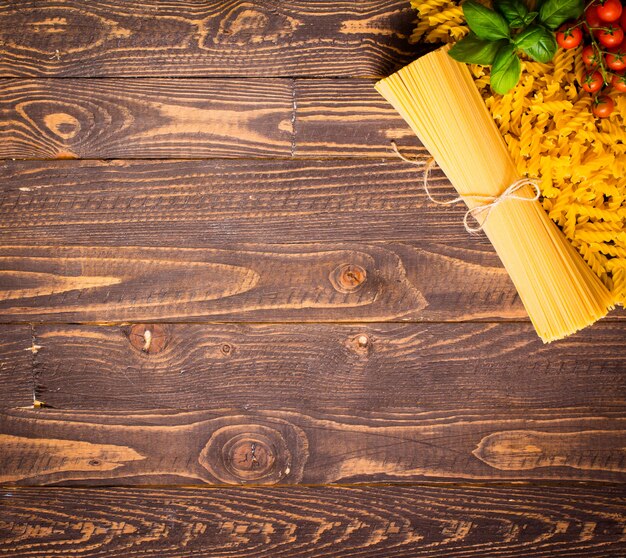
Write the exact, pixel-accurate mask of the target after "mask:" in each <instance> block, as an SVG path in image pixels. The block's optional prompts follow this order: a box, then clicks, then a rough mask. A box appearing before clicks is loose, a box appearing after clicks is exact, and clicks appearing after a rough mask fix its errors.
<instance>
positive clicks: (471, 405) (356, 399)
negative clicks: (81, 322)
mask: <svg viewBox="0 0 626 558" xmlns="http://www.w3.org/2000/svg"><path fill="white" fill-rule="evenodd" d="M145 330H147V331H148V332H149V333H148V334H147V336H146V334H145ZM625 337H626V323H600V324H597V325H596V326H595V327H593V328H590V329H587V330H585V331H583V332H581V333H579V334H577V335H575V336H573V337H571V338H569V339H566V340H563V341H561V342H559V343H554V344H552V345H544V344H543V343H542V342H541V341H540V340H539V339H538V338H537V336H536V334H535V333H534V331H533V329H532V326H531V325H530V324H515V323H504V324H478V323H475V324H471V323H470V324H369V325H367V324H349V325H330V324H327V325H322V324H307V325H299V324H285V325H280V324H270V325H260V324H246V325H243V324H237V325H235V324H233V325H228V324H207V325H204V324H203V325H187V324H180V325H174V324H142V325H135V326H126V327H102V326H100V327H97V326H72V325H58V326H56V325H37V326H35V328H34V339H35V343H36V344H37V345H38V346H39V347H40V348H39V350H38V352H37V354H36V355H35V356H34V371H35V381H36V394H37V399H39V400H41V401H43V402H45V403H46V404H48V405H50V406H52V407H54V408H57V409H84V410H106V411H109V410H119V411H123V410H141V409H143V410H150V409H155V408H161V409H164V408H169V409H178V410H181V409H185V410H197V409H203V408H222V407H229V408H235V409H240V410H245V411H248V410H251V409H252V410H253V409H259V408H276V407H280V408H281V409H285V410H286V409H291V410H302V409H321V408H327V409H339V408H341V409H344V410H345V411H346V412H354V411H364V410H367V411H372V412H383V411H394V410H395V409H400V408H403V409H413V410H415V411H416V412H417V411H418V410H419V412H424V413H426V412H428V413H441V414H442V415H445V414H447V415H455V414H461V413H465V414H471V413H476V414H477V415H480V414H481V413H490V412H491V411H494V410H496V409H497V410H500V411H503V410H508V411H509V412H510V413H512V414H513V413H522V414H523V413H526V416H528V418H529V419H531V418H536V417H539V416H544V417H553V418H558V416H559V413H560V412H561V410H562V409H574V408H576V409H579V410H580V411H581V412H583V413H587V412H589V410H590V409H594V410H595V413H596V414H597V415H598V416H599V415H601V413H602V412H603V411H605V410H606V411H611V412H613V411H620V410H621V411H622V412H623V411H624V410H625V409H626V376H625V375H624V370H626V352H624V350H623V342H624V338H625Z"/></svg>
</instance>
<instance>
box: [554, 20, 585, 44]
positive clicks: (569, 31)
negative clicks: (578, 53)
mask: <svg viewBox="0 0 626 558" xmlns="http://www.w3.org/2000/svg"><path fill="white" fill-rule="evenodd" d="M582 40H583V32H582V31H581V30H580V27H572V25H571V24H570V23H564V24H563V25H561V27H559V30H558V31H557V32H556V42H557V43H558V45H559V46H560V47H561V48H566V49H570V48H576V47H577V46H578V45H579V44H580V42H581V41H582Z"/></svg>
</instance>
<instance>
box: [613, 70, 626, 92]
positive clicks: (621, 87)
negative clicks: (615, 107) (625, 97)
mask: <svg viewBox="0 0 626 558" xmlns="http://www.w3.org/2000/svg"><path fill="white" fill-rule="evenodd" d="M611 85H612V86H613V89H615V91H619V92H620V93H626V73H624V72H622V73H621V74H614V75H613V79H612V80H611Z"/></svg>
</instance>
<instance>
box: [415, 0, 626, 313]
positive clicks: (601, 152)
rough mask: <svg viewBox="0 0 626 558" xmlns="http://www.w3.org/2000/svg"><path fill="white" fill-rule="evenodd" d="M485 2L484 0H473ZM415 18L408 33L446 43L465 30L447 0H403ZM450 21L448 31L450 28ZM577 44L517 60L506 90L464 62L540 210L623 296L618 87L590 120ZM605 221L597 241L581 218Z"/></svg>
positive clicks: (625, 134) (625, 145) (623, 111)
mask: <svg viewBox="0 0 626 558" xmlns="http://www.w3.org/2000/svg"><path fill="white" fill-rule="evenodd" d="M481 2H482V3H484V4H486V5H489V4H490V2H489V0H481ZM411 4H412V5H413V7H414V8H415V9H416V10H417V11H418V14H419V21H418V26H417V29H416V32H415V33H414V35H413V38H414V39H415V40H422V41H426V42H444V43H451V42H455V41H457V40H458V36H463V35H464V34H465V33H467V32H468V31H469V30H468V28H467V24H466V23H465V21H464V20H461V21H460V22H459V18H458V14H456V15H454V17H452V18H450V20H448V21H446V20H443V19H442V18H441V17H439V18H437V17H435V12H437V11H439V12H441V13H443V14H450V13H452V12H451V11H450V10H452V9H453V8H455V7H458V6H457V3H456V1H455V0H411ZM452 26H453V27H454V29H455V33H454V35H453V34H452V33H451V32H450V29H451V28H452ZM580 50H581V47H578V48H577V49H572V50H562V49H560V50H559V51H558V52H557V54H556V56H555V58H554V60H553V61H551V62H549V63H547V64H541V63H538V62H533V61H531V60H528V59H527V60H525V61H524V62H523V72H522V77H521V80H520V82H519V84H518V85H517V86H516V87H515V88H514V89H513V90H512V91H510V92H509V93H508V94H506V95H497V94H495V93H493V92H492V91H491V87H490V83H489V81H490V80H489V68H486V67H483V66H477V65H471V66H470V71H471V73H472V76H473V77H474V83H475V85H476V87H477V88H478V89H479V91H480V93H481V95H482V97H483V99H484V101H485V103H486V104H487V107H488V108H489V111H490V112H491V115H492V117H493V119H494V120H495V122H496V124H497V125H498V128H499V130H500V132H501V134H502V136H503V138H504V140H505V142H506V145H507V147H508V149H509V153H510V154H511V157H512V158H513V161H514V162H515V164H516V166H517V169H518V171H519V172H520V174H521V175H522V176H526V177H529V178H533V179H536V180H538V182H539V184H540V187H541V192H542V195H543V200H542V203H543V206H544V209H545V210H546V211H547V212H548V214H549V215H550V218H551V219H552V220H553V221H554V222H555V223H557V225H558V226H559V227H561V230H563V232H564V233H565V234H566V236H567V237H568V238H569V240H570V242H571V243H572V245H573V246H574V247H575V248H576V249H577V250H578V251H579V253H580V254H581V255H582V257H583V258H584V259H585V261H586V262H587V263H588V264H589V265H590V266H591V267H592V269H593V270H594V272H595V273H596V274H597V275H598V277H600V278H601V280H602V282H603V283H604V284H605V285H606V287H607V288H608V289H609V290H611V291H612V292H613V293H614V294H615V297H616V302H617V303H619V304H624V303H626V281H625V280H624V270H625V269H626V94H622V95H616V94H615V92H612V93H611V95H612V97H613V100H614V101H615V106H616V109H615V110H614V112H613V114H612V115H611V116H610V118H606V119H602V120H598V119H596V118H595V117H594V115H593V113H592V101H593V99H592V97H591V95H589V93H587V92H586V91H584V90H583V89H582V88H581V87H580V85H579V84H580V83H582V76H583V73H584V72H585V71H586V69H585V66H584V63H583V58H582V56H581V54H580ZM604 223H608V224H610V225H611V228H610V230H609V231H605V232H606V233H610V234H605V236H604V237H603V238H604V240H603V241H602V242H595V241H590V240H589V238H588V234H587V232H588V230H587V229H586V228H585V227H586V226H587V225H588V224H597V225H602V224H604Z"/></svg>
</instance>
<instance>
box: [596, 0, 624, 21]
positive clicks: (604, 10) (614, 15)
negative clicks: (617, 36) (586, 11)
mask: <svg viewBox="0 0 626 558" xmlns="http://www.w3.org/2000/svg"><path fill="white" fill-rule="evenodd" d="M596 11H597V14H598V17H599V18H600V19H601V20H602V21H607V22H609V23H610V22H613V21H617V20H618V19H619V18H620V16H621V15H622V3H621V2H620V1H619V0H604V1H602V0H601V1H600V3H599V4H598V5H597V8H596Z"/></svg>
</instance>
